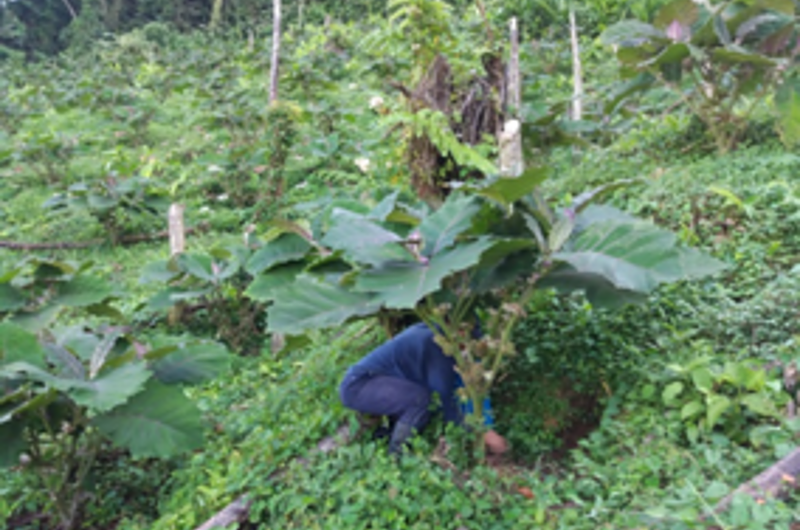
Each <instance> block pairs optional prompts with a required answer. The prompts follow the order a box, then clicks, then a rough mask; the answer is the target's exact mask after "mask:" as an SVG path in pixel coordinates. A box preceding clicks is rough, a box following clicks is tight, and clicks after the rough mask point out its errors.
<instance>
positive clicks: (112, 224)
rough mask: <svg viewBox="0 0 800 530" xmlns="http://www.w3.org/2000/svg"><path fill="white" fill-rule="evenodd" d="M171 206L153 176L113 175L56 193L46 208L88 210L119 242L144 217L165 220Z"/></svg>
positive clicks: (81, 211)
mask: <svg viewBox="0 0 800 530" xmlns="http://www.w3.org/2000/svg"><path fill="white" fill-rule="evenodd" d="M168 206H169V198H168V196H167V191H166V189H164V188H161V187H160V186H158V185H157V183H156V182H154V181H153V180H151V179H146V178H143V177H132V178H127V179H123V178H119V177H117V176H115V175H110V176H108V177H106V178H104V179H98V180H97V181H94V182H91V183H79V184H73V185H72V186H70V187H69V188H67V191H66V192H65V193H59V194H56V195H53V197H51V198H50V199H48V200H47V201H46V202H45V203H44V207H45V208H46V209H48V210H50V211H51V212H54V213H61V212H66V213H72V214H75V213H88V214H89V215H91V216H92V217H94V218H95V219H97V221H98V222H99V223H100V224H101V225H102V226H103V228H104V229H105V231H106V234H107V235H108V237H109V239H110V240H111V242H112V243H115V244H118V243H120V242H121V241H122V239H123V238H124V236H125V235H128V234H129V233H130V230H131V228H130V227H131V225H132V224H133V223H136V222H141V221H142V219H145V220H148V219H156V218H157V219H162V218H164V216H165V215H166V211H167V207H168Z"/></svg>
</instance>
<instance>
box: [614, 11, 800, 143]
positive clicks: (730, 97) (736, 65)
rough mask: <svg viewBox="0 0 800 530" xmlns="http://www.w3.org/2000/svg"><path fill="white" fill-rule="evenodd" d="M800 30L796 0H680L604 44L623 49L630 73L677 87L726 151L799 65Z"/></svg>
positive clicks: (625, 26)
mask: <svg viewBox="0 0 800 530" xmlns="http://www.w3.org/2000/svg"><path fill="white" fill-rule="evenodd" d="M797 31H798V23H797V14H796V12H795V6H794V4H793V3H792V2H782V1H766V2H757V3H753V2H739V1H727V2H704V3H697V2H694V1H692V0H674V1H673V2H671V3H669V4H668V5H666V6H664V7H663V8H662V9H661V10H660V11H659V13H658V14H657V15H656V17H655V19H654V21H653V23H652V24H648V23H646V22H643V21H640V20H628V21H623V22H619V23H618V24H615V25H613V26H611V27H610V28H608V29H607V30H606V31H605V32H604V33H603V42H604V43H606V44H608V45H613V46H615V47H616V50H617V57H618V59H619V61H620V63H621V65H622V71H623V75H628V76H631V77H632V76H635V75H637V74H639V75H640V76H642V80H643V81H646V82H643V83H639V85H640V87H641V88H645V87H646V86H648V85H652V84H659V85H661V86H664V87H667V88H669V89H670V90H671V91H672V92H673V93H674V94H676V95H677V96H678V97H679V98H680V99H681V101H682V102H683V103H684V104H685V105H686V107H688V108H689V109H690V110H691V112H692V113H693V114H694V115H695V116H697V117H698V118H699V119H700V120H701V121H702V122H703V124H704V125H705V126H706V127H707V129H708V131H709V132H710V134H711V136H712V138H713V139H714V142H715V145H716V147H717V150H718V151H719V152H720V153H726V152H728V151H731V150H733V149H735V148H736V146H737V143H738V142H739V140H740V138H741V136H742V134H743V133H744V132H745V130H746V129H747V127H748V124H749V119H750V117H751V116H752V114H753V112H754V111H755V110H756V108H757V107H758V105H759V104H762V103H763V102H764V101H765V100H767V99H768V97H769V96H771V95H772V94H773V92H774V90H775V88H776V87H777V86H778V85H779V84H781V82H782V81H783V80H784V78H785V77H786V74H787V72H788V71H789V70H790V68H791V66H792V65H793V64H794V61H795V58H796V56H797V54H798V53H800V48H798V47H797V46H796V35H797ZM786 99H789V100H790V103H791V99H792V98H786V97H784V100H786ZM792 104H793V105H794V106H796V103H792Z"/></svg>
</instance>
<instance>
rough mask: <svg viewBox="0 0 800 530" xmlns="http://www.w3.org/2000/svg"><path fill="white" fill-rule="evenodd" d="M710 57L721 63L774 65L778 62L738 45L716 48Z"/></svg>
mask: <svg viewBox="0 0 800 530" xmlns="http://www.w3.org/2000/svg"><path fill="white" fill-rule="evenodd" d="M712 58H713V60H715V61H718V62H721V63H733V64H752V65H754V66H766V67H770V68H772V67H775V66H777V65H778V63H777V62H776V61H775V59H771V58H769V57H767V56H765V55H761V54H758V53H753V52H751V51H749V50H746V49H744V48H741V47H739V46H735V45H731V46H728V47H727V48H717V49H715V50H714V52H713V53H712Z"/></svg>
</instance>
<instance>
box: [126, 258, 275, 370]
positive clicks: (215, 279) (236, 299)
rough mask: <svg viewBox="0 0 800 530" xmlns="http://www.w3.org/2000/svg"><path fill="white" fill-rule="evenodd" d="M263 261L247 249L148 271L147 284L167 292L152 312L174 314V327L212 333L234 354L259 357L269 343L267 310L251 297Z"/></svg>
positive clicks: (153, 266)
mask: <svg viewBox="0 0 800 530" xmlns="http://www.w3.org/2000/svg"><path fill="white" fill-rule="evenodd" d="M260 257H261V255H260V254H259V253H258V252H257V251H256V252H255V253H254V252H253V251H252V250H251V249H250V248H248V247H244V246H230V247H227V248H218V249H214V250H211V251H210V252H209V253H208V254H199V253H185V254H180V255H178V256H176V257H175V258H173V259H171V260H166V261H157V262H153V263H151V264H149V265H147V266H146V267H145V268H144V270H143V271H142V275H141V278H140V280H141V281H142V282H143V283H150V282H156V283H162V284H163V283H166V284H167V285H168V287H167V288H166V289H164V290H162V291H160V292H159V293H157V294H156V295H155V296H154V297H153V298H151V299H150V301H149V302H148V304H147V306H148V308H149V309H155V310H158V311H163V310H168V311H169V317H168V319H169V324H170V325H171V326H174V327H178V326H189V328H190V329H193V330H194V331H196V332H199V333H209V332H211V333H213V335H214V336H215V337H216V338H218V339H220V340H222V341H223V342H225V343H226V344H227V345H228V346H229V347H230V349H231V350H233V351H235V352H239V353H241V354H242V355H256V354H258V353H259V352H260V350H261V347H262V346H263V344H264V339H265V330H264V328H265V317H264V304H263V303H260V302H258V301H254V300H252V299H250V298H249V297H248V296H247V293H246V289H247V288H248V287H249V286H250V283H251V282H252V279H253V275H254V274H257V273H258V272H260V267H261V266H262V264H261V263H260V261H259V260H260Z"/></svg>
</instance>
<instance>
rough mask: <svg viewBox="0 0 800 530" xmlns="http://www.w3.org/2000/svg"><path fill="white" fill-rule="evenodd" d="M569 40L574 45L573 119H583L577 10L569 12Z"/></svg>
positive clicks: (581, 72)
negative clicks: (576, 20)
mask: <svg viewBox="0 0 800 530" xmlns="http://www.w3.org/2000/svg"><path fill="white" fill-rule="evenodd" d="M569 40H570V42H571V44H572V83H573V91H572V98H573V99H572V119H573V120H575V121H578V120H580V119H582V118H583V101H582V99H583V67H582V66H581V49H580V46H579V45H578V25H577V23H576V22H575V10H573V9H570V10H569Z"/></svg>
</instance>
